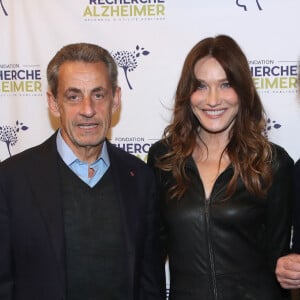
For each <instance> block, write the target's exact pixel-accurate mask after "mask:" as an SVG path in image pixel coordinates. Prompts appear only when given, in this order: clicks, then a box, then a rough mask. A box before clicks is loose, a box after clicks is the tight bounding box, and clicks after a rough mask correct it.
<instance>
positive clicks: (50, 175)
mask: <svg viewBox="0 0 300 300" xmlns="http://www.w3.org/2000/svg"><path fill="white" fill-rule="evenodd" d="M57 158H58V153H57V150H56V134H55V135H53V136H52V137H51V138H50V139H49V140H48V141H46V142H45V143H44V144H42V145H41V146H40V152H39V153H38V155H37V157H36V159H35V162H36V163H35V164H34V165H33V166H32V167H33V170H32V172H31V174H35V176H32V177H30V179H29V180H30V182H31V186H32V190H33V194H34V201H35V203H36V205H37V206H38V207H39V210H40V212H41V215H42V216H43V219H44V221H45V223H46V226H47V230H48V233H49V238H50V240H51V241H52V245H53V250H54V252H55V254H56V257H57V261H58V266H59V269H60V270H61V272H60V276H61V277H62V278H61V279H62V280H63V282H64V279H65V274H64V272H65V253H64V251H65V249H64V224H63V208H62V200H61V193H60V183H59V172H58V165H57ZM28 176H29V174H28Z"/></svg>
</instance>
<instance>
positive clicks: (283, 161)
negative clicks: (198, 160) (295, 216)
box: [148, 142, 293, 300]
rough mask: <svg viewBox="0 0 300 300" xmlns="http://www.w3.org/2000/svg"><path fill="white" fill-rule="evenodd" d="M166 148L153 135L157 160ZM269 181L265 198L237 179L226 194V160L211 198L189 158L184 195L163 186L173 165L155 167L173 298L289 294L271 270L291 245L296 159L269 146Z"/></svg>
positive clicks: (272, 299)
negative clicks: (176, 197)
mask: <svg viewBox="0 0 300 300" xmlns="http://www.w3.org/2000/svg"><path fill="white" fill-rule="evenodd" d="M166 151H167V148H166V146H165V145H164V144H163V143H161V142H158V143H156V144H154V145H153V146H152V148H151V149H150V152H149V156H148V157H149V158H148V164H149V165H150V166H152V167H154V164H155V159H156V157H157V156H160V155H161V154H163V153H165V152H166ZM273 158H274V163H273V165H274V174H275V176H274V182H273V185H272V187H271V189H270V190H269V193H268V197H267V199H260V198H258V197H255V196H253V195H251V194H249V192H248V191H247V190H246V189H245V186H244V184H243V183H242V181H241V180H239V182H238V185H237V190H236V191H235V193H234V195H233V196H232V197H231V198H230V199H228V200H225V201H224V195H225V191H226V186H227V184H228V182H229V180H230V178H231V177H232V174H233V168H232V166H229V167H228V168H227V169H226V170H225V171H224V172H223V173H222V174H221V175H220V176H219V177H218V178H217V180H216V182H215V184H214V187H213V191H212V193H211V196H210V197H209V199H205V196H204V189H203V185H202V182H201V178H200V176H199V172H198V169H197V167H196V165H195V163H194V161H193V159H192V158H189V159H188V161H187V163H186V172H187V175H188V177H189V178H190V179H191V180H192V185H191V187H190V188H188V190H187V192H186V193H185V194H184V196H183V198H182V199H180V200H170V199H168V196H167V194H166V189H167V187H168V186H169V184H170V183H172V182H173V181H174V178H173V177H172V174H171V172H163V171H161V170H159V169H157V168H155V167H154V170H155V174H156V178H157V181H158V185H159V190H160V197H161V207H162V239H163V241H164V245H165V247H164V248H165V254H166V255H167V256H169V266H170V283H171V284H170V300H196V299H197V300H201V299H205V300H244V299H245V300H246V299H247V300H277V299H278V300H279V299H289V292H288V291H286V290H283V289H281V288H280V286H279V284H278V283H277V281H276V277H275V273H274V269H275V264H276V260H277V258H278V257H279V256H282V255H284V254H286V253H287V252H288V251H289V242H290V223H291V198H292V195H291V193H292V192H291V190H292V186H291V182H292V168H293V161H292V159H291V158H290V157H289V156H288V154H287V153H286V152H285V151H284V150H283V149H282V148H280V147H279V146H276V145H274V156H273Z"/></svg>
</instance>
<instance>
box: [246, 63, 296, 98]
mask: <svg viewBox="0 0 300 300" xmlns="http://www.w3.org/2000/svg"><path fill="white" fill-rule="evenodd" d="M249 66H250V70H251V74H252V77H253V81H254V85H255V87H256V89H257V91H258V92H259V93H281V94H282V93H294V94H297V91H298V79H297V77H298V63H297V62H293V61H275V60H273V59H255V60H250V61H249Z"/></svg>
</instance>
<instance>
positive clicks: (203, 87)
mask: <svg viewBox="0 0 300 300" xmlns="http://www.w3.org/2000/svg"><path fill="white" fill-rule="evenodd" d="M205 88H206V85H205V84H204V83H202V82H200V83H199V84H198V86H197V89H198V90H204V89H205Z"/></svg>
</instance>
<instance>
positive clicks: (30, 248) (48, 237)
mask: <svg viewBox="0 0 300 300" xmlns="http://www.w3.org/2000/svg"><path fill="white" fill-rule="evenodd" d="M108 153H109V157H110V161H111V165H110V168H111V172H112V175H113V178H114V184H115V187H116V194H117V199H118V200H119V201H120V206H121V214H122V220H121V222H122V223H123V229H124V235H125V239H126V249H124V250H123V251H124V252H125V251H126V260H127V262H128V265H127V266H128V270H127V276H128V279H129V283H130V284H129V287H128V298H127V299H128V300H133V299H134V300H137V299H139V300H141V299H143V300H144V299H149V300H150V299H151V300H157V299H162V289H163V288H164V286H163V284H162V283H163V276H164V274H163V273H164V266H163V263H161V262H160V259H159V247H158V243H157V237H158V232H157V231H158V229H157V227H158V224H157V223H158V221H157V207H156V206H157V204H156V203H155V202H156V200H155V198H156V196H155V184H154V178H153V175H152V171H151V170H150V169H148V167H147V166H146V164H144V163H143V162H142V161H141V160H139V159H138V158H136V157H134V156H132V155H130V154H128V153H126V152H125V151H123V150H120V149H118V148H116V147H115V146H113V145H111V144H110V143H108ZM58 155H59V154H58V152H57V150H56V134H54V135H52V136H51V137H50V138H49V139H48V140H47V141H46V142H44V143H43V144H41V145H39V146H36V147H34V148H31V149H28V150H26V151H24V152H22V153H20V154H17V155H15V156H14V157H12V158H9V159H7V160H6V161H4V162H2V163H1V164H0V299H1V300H62V299H67V298H66V296H65V290H66V287H65V284H66V279H65V277H66V270H65V248H64V223H63V210H62V199H61V197H60V196H61V194H60V182H59V178H58V157H59V156H58ZM100 234H101V233H100ZM99 299H102V298H101V295H99ZM84 300H89V299H84ZM124 300H125V299H124Z"/></svg>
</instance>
